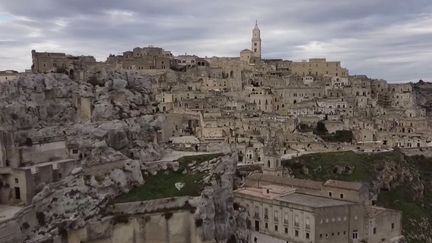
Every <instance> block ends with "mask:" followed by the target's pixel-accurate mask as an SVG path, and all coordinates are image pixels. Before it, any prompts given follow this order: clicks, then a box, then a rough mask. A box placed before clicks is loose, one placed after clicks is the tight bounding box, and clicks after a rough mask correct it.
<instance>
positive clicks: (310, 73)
mask: <svg viewBox="0 0 432 243" xmlns="http://www.w3.org/2000/svg"><path fill="white" fill-rule="evenodd" d="M294 74H295V75H299V73H298V72H294ZM326 74H329V72H328V71H326ZM305 75H306V73H305V72H302V76H305ZM308 75H312V72H311V71H309V72H308ZM315 75H316V76H318V75H319V73H318V72H315ZM342 75H345V73H342ZM335 76H336V77H339V73H335Z"/></svg>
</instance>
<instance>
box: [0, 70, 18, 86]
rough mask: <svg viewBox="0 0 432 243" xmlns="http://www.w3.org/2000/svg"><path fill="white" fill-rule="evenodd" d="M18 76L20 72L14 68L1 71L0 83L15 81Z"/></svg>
mask: <svg viewBox="0 0 432 243" xmlns="http://www.w3.org/2000/svg"><path fill="white" fill-rule="evenodd" d="M17 77H18V72H17V71H14V70H5V71H0V83H2V82H7V81H14V80H16V79H17Z"/></svg>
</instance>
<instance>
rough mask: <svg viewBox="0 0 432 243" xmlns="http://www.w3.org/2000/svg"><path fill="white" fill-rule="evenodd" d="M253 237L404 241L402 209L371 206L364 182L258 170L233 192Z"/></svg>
mask: <svg viewBox="0 0 432 243" xmlns="http://www.w3.org/2000/svg"><path fill="white" fill-rule="evenodd" d="M234 197H235V199H234V201H235V203H236V204H238V205H239V206H240V207H241V208H243V210H244V211H245V214H246V217H247V222H248V223H247V224H248V225H249V230H250V239H249V242H253V243H286V242H292V243H297V242H304V243H309V242H328V243H330V242H332V243H333V242H338V243H343V242H347V243H348V242H350V243H351V242H359V243H360V242H371V243H378V242H401V240H402V239H403V237H402V235H401V212H399V211H396V210H391V209H386V208H381V207H377V206H372V205H370V202H369V198H368V197H369V195H368V189H367V187H366V186H365V185H363V184H361V183H352V182H343V181H334V180H329V181H326V182H324V183H322V182H318V181H309V180H301V179H291V178H282V177H277V176H270V175H260V174H255V175H252V176H250V177H248V178H246V181H245V185H244V186H243V187H242V188H240V189H238V190H236V191H235V192H234Z"/></svg>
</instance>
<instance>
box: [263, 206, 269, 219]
mask: <svg viewBox="0 0 432 243" xmlns="http://www.w3.org/2000/svg"><path fill="white" fill-rule="evenodd" d="M264 218H265V219H268V208H265V209H264Z"/></svg>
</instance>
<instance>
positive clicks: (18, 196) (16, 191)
mask: <svg viewBox="0 0 432 243" xmlns="http://www.w3.org/2000/svg"><path fill="white" fill-rule="evenodd" d="M15 199H18V200H21V192H20V188H19V187H15Z"/></svg>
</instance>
